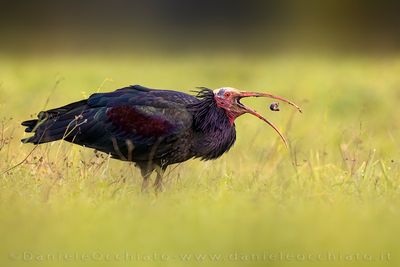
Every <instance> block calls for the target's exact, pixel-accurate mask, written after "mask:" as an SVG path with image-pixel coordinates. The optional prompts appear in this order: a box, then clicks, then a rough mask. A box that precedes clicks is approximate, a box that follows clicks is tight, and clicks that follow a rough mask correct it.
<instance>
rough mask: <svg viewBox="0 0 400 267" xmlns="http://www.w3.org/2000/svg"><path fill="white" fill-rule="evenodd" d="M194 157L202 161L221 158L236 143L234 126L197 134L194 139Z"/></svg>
mask: <svg viewBox="0 0 400 267" xmlns="http://www.w3.org/2000/svg"><path fill="white" fill-rule="evenodd" d="M193 141H194V144H193V147H194V149H193V150H194V153H195V157H199V158H201V159H202V160H211V159H216V158H219V157H220V156H222V154H224V153H225V152H227V151H229V149H230V148H231V147H232V146H233V144H234V143H235V141H236V130H235V126H234V125H232V126H230V127H226V128H220V129H215V130H214V131H210V132H205V133H198V134H197V135H196V136H195V138H194V140H193Z"/></svg>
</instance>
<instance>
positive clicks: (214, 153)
mask: <svg viewBox="0 0 400 267" xmlns="http://www.w3.org/2000/svg"><path fill="white" fill-rule="evenodd" d="M240 105H241V104H240ZM242 106H243V105H242ZM227 111H229V110H227V109H224V108H222V106H221V105H220V103H219V101H218V99H216V95H215V92H213V91H212V90H210V89H207V88H202V89H201V91H199V93H198V95H197V97H196V96H192V95H189V94H185V93H182V92H178V91H171V90H156V89H149V88H145V87H142V86H139V85H135V86H130V87H126V88H122V89H119V90H116V91H114V92H111V93H97V94H93V95H91V96H90V97H89V98H88V99H85V100H82V101H79V102H75V103H71V104H69V105H66V106H63V107H60V108H56V109H52V110H48V111H42V112H40V113H39V115H38V119H37V120H29V121H25V122H23V123H22V125H24V126H26V127H27V128H26V132H34V133H35V135H34V136H32V137H29V138H26V139H24V140H23V142H25V143H33V144H41V143H47V142H52V141H57V140H65V141H68V142H71V143H74V144H78V145H82V146H85V147H90V148H93V149H96V150H98V151H102V152H105V153H108V154H110V155H111V156H112V157H113V158H117V159H120V160H125V161H132V162H135V163H136V164H137V166H138V167H139V168H140V169H141V171H142V175H143V177H144V183H143V187H146V186H147V182H148V177H149V176H150V174H151V173H152V172H153V171H154V170H156V171H157V174H158V175H157V179H156V183H155V185H156V187H157V188H159V187H160V186H161V178H162V173H163V172H164V170H165V169H166V167H167V166H168V165H171V164H174V163H179V162H183V161H186V160H188V159H190V158H201V159H203V160H210V159H216V158H218V157H220V156H221V155H222V154H223V153H224V152H226V151H228V150H229V149H230V148H231V147H232V145H233V144H234V142H235V139H236V131H235V124H234V118H236V117H237V116H239V115H241V114H243V113H244V112H243V113H240V114H239V113H237V114H236V113H229V112H227Z"/></svg>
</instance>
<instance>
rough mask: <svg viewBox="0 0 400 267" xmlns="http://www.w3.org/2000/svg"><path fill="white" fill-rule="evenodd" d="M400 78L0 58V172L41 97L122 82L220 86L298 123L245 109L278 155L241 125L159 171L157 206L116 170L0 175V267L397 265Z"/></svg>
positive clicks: (68, 164) (277, 66)
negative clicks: (205, 157)
mask: <svg viewBox="0 0 400 267" xmlns="http://www.w3.org/2000/svg"><path fill="white" fill-rule="evenodd" d="M399 73H400V57H386V58H367V57H365V58H363V57H344V56H343V57H336V58H333V57H323V58H317V57H311V58H310V57H306V56H274V57H268V56H260V57H244V56H235V55H218V56H215V55H212V56H211V55H190V54H185V55H183V56H176V55H171V56H160V55H157V56H149V55H137V56H135V55H129V56H114V57H113V56H105V57H102V56H95V55H87V56H85V55H81V56H72V57H71V56H67V55H65V56H56V57H50V56H48V57H43V56H39V55H37V56H30V57H27V58H24V57H17V58H13V57H11V56H1V57H0V114H1V117H2V123H1V124H0V172H3V171H4V170H6V169H8V168H9V167H12V166H14V165H16V164H17V163H19V162H21V161H22V160H23V159H24V158H25V157H26V156H27V155H28V154H29V152H30V151H31V150H32V149H33V146H31V145H22V144H20V142H19V140H20V139H21V138H22V137H24V133H23V128H22V127H21V126H19V123H20V122H21V121H22V120H23V119H27V118H29V117H30V116H33V115H35V114H36V113H37V112H38V111H40V110H42V109H43V108H44V107H45V106H46V99H47V98H49V101H48V104H47V107H48V108H50V107H56V106H59V105H63V104H66V103H69V102H71V101H74V100H79V99H81V98H82V97H85V96H88V95H90V94H91V93H94V92H96V91H102V92H105V91H111V90H114V89H116V88H119V87H122V86H126V85H128V84H142V85H146V86H150V87H156V88H170V89H178V90H184V91H189V90H191V89H193V88H194V87H195V86H208V87H211V88H216V87H221V86H233V87H236V88H240V89H242V90H254V91H268V92H271V93H275V94H278V95H281V96H284V97H287V98H289V99H291V100H293V101H294V102H296V103H297V104H299V105H300V106H302V108H303V110H304V113H303V114H298V113H296V112H295V111H294V110H293V109H292V108H291V107H290V106H285V105H283V104H282V105H281V112H271V111H269V109H268V106H269V104H270V101H269V100H265V99H254V100H246V104H248V105H249V106H252V107H254V108H256V109H257V110H258V111H260V112H261V113H262V114H264V115H265V116H266V117H267V118H270V119H271V120H272V121H273V122H274V123H275V124H276V125H278V126H279V128H281V129H282V130H283V131H284V132H285V135H286V137H287V138H288V140H289V143H290V150H286V149H285V148H284V146H283V145H282V144H281V142H280V140H279V139H278V137H277V135H276V134H275V133H274V132H273V130H272V129H271V128H269V127H268V126H267V125H265V124H264V123H262V122H261V121H259V120H257V119H256V118H254V117H251V116H250V115H244V116H242V117H241V118H239V119H238V120H237V122H236V126H237V132H238V140H237V143H236V144H235V146H234V148H233V149H232V150H231V151H230V152H229V153H227V154H225V155H224V156H223V157H222V158H220V159H218V160H215V161H212V162H201V161H198V160H192V161H189V162H186V163H184V164H181V165H179V166H178V167H176V168H174V167H173V168H171V169H170V170H171V171H170V172H169V173H168V176H167V177H166V179H165V180H166V181H165V192H163V193H162V194H160V195H158V196H156V195H155V194H154V193H147V194H142V193H140V184H141V177H140V173H139V171H138V170H137V169H135V168H134V167H133V166H131V165H130V164H127V163H124V162H119V161H115V160H110V159H109V158H108V157H107V156H104V155H96V154H94V153H93V151H92V150H89V149H85V148H81V147H78V146H72V145H70V144H68V143H64V142H58V143H54V144H47V145H42V146H39V147H38V148H37V149H36V150H35V151H34V152H33V153H32V155H30V157H28V159H27V160H26V161H25V162H24V163H23V164H22V165H20V166H19V167H17V168H15V169H13V170H11V171H9V172H8V173H5V174H1V175H0V236H1V244H0V265H1V266H36V265H37V266H39V265H40V266H59V265H65V266H67V265H68V266H95V265H96V266H98V265H102V266H105V265H109V266H213V265H216V266H219V265H226V266H247V265H248V266H265V265H267V264H270V265H273V266H398V265H399V264H400V258H399V253H400V247H399V246H398V242H399V232H398V228H399V225H400V211H399V207H400V205H399V204H400V180H399V179H400V165H399V162H400V157H399V156H400V152H399V148H400V143H399V142H400V141H399V136H400V120H399V119H398V114H399V112H400V110H399V106H398V103H399V101H400V75H399ZM11 118H12V119H11ZM65 254H66V255H67V256H66V258H65V257H64V256H65ZM161 255H163V256H162V257H161ZM388 255H389V256H388ZM31 256H33V257H35V258H32V257H31ZM41 257H43V258H41ZM86 257H87V258H86ZM293 257H294V258H293ZM296 257H297V258H296ZM304 257H305V258H304ZM380 257H382V258H380Z"/></svg>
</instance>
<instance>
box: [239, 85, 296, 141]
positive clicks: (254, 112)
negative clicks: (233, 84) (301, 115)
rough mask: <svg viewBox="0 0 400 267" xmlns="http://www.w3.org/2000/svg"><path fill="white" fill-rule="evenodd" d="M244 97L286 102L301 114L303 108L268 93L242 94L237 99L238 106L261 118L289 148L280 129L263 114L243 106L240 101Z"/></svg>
mask: <svg viewBox="0 0 400 267" xmlns="http://www.w3.org/2000/svg"><path fill="white" fill-rule="evenodd" d="M244 97H268V98H273V99H276V100H280V101H282V102H285V103H287V104H289V105H291V106H293V107H295V108H296V109H297V110H298V111H299V112H302V110H301V108H300V107H299V106H297V105H296V104H295V103H293V102H292V101H289V100H287V99H285V98H283V97H280V96H275V95H271V94H268V93H258V92H243V91H242V92H240V93H239V95H238V97H237V104H238V106H239V107H240V108H241V109H243V110H244V112H245V113H250V114H252V115H254V116H256V117H257V118H259V119H260V120H262V121H264V122H266V123H267V124H269V125H270V126H271V127H272V128H273V129H274V130H275V131H276V132H277V133H278V134H279V136H280V137H281V139H282V141H283V142H284V143H285V146H286V147H288V143H287V141H286V139H285V137H284V136H283V134H282V133H281V132H280V131H279V129H278V128H277V127H276V126H275V125H274V124H273V123H272V122H270V121H269V120H267V119H266V118H264V117H263V116H261V114H259V113H258V112H257V111H255V110H253V109H251V108H249V107H246V106H245V105H243V104H242V103H240V99H241V98H244Z"/></svg>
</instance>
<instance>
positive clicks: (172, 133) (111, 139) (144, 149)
mask: <svg viewBox="0 0 400 267" xmlns="http://www.w3.org/2000/svg"><path fill="white" fill-rule="evenodd" d="M193 98H194V97H192V96H190V95H187V94H184V93H180V92H176V91H162V90H152V89H148V90H137V89H136V88H123V89H120V90H117V91H114V92H112V93H103V94H94V95H92V96H91V97H90V98H89V99H88V101H87V104H88V106H89V108H88V109H87V110H85V111H84V112H83V114H82V119H81V120H82V122H83V121H85V123H82V124H81V125H79V133H78V134H76V136H75V137H74V140H73V142H74V143H80V144H83V145H86V146H89V147H93V148H96V149H99V150H101V151H106V152H107V151H109V152H110V153H113V152H116V154H117V156H118V154H120V153H121V154H123V155H125V154H126V153H127V150H129V147H128V146H129V145H133V147H134V148H135V153H136V154H135V158H136V159H138V158H139V159H141V158H143V160H145V159H144V158H146V157H148V155H147V154H148V151H149V150H150V149H151V148H152V147H154V146H155V145H157V146H158V147H157V149H156V150H155V151H153V153H154V155H153V158H157V157H161V156H162V155H164V154H165V153H167V152H168V151H170V150H171V149H173V147H172V146H173V144H174V142H175V141H177V140H178V139H179V138H180V137H181V136H182V134H183V133H184V132H185V131H187V129H189V128H190V127H191V126H192V114H191V113H190V112H189V111H188V110H187V109H186V104H184V103H185V102H191V101H196V98H194V99H193ZM78 123H79V122H78ZM116 150H120V151H116ZM118 152H120V153H118ZM146 159H147V158H146Z"/></svg>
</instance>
